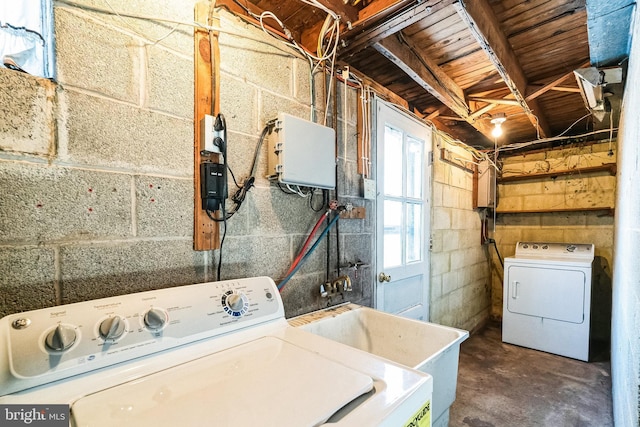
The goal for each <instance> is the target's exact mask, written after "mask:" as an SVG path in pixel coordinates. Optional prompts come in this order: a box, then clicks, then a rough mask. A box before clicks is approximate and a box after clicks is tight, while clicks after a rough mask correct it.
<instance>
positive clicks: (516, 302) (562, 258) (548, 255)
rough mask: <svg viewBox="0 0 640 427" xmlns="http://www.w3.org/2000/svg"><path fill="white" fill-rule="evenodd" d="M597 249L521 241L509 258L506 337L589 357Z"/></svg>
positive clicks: (505, 291)
mask: <svg viewBox="0 0 640 427" xmlns="http://www.w3.org/2000/svg"><path fill="white" fill-rule="evenodd" d="M594 249H595V248H594V245H593V244H567V243H534V242H518V244H517V246H516V253H515V256H514V257H511V258H506V259H505V260H504V289H503V310H502V341H503V342H506V343H511V344H516V345H519V346H523V347H528V348H533V349H536V350H542V351H546V352H548V353H554V354H558V355H561V356H566V357H571V358H574V359H579V360H584V361H588V360H589V333H590V317H591V288H592V282H591V272H592V266H593V259H594Z"/></svg>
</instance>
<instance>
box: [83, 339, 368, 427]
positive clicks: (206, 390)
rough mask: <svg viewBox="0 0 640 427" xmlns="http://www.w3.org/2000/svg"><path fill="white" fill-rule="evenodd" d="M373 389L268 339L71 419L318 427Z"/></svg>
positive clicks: (157, 376)
mask: <svg viewBox="0 0 640 427" xmlns="http://www.w3.org/2000/svg"><path fill="white" fill-rule="evenodd" d="M372 389H373V380H372V379H371V378H370V377H369V376H367V375H364V374H361V373H359V372H357V371H354V370H352V369H349V368H346V367H344V366H342V365H340V364H338V363H336V362H333V361H331V360H329V359H326V358H324V357H322V356H319V355H318V354H316V353H311V352H309V351H307V350H305V349H302V348H299V347H296V346H294V345H292V344H290V343H288V342H286V341H283V340H280V339H278V338H275V337H263V338H259V339H257V340H255V341H251V342H248V343H245V344H242V345H239V346H237V347H233V348H230V349H227V350H224V351H221V352H218V353H214V354H211V355H209V356H206V357H203V358H201V359H197V360H194V361H192V362H189V363H185V364H183V365H179V366H176V367H174V368H170V369H167V370H165V371H160V372H157V373H154V374H151V375H148V376H146V377H143V378H140V379H138V380H134V381H131V382H128V383H125V384H122V385H119V386H117V387H113V388H110V389H107V390H103V391H99V392H96V393H94V394H90V395H87V396H85V397H83V398H81V399H79V400H78V401H76V402H75V403H74V404H73V405H72V407H71V416H72V418H73V420H74V422H75V425H78V426H83V425H91V426H108V427H113V426H119V427H124V426H136V427H140V426H153V427H158V426H194V425H219V426H227V425H228V426H232V425H233V426H235V425H238V426H265V427H266V426H274V427H299V426H314V425H318V424H322V423H323V422H325V421H326V420H327V419H328V418H329V417H330V416H331V415H332V414H333V413H335V412H336V411H337V410H338V409H340V408H341V407H343V406H344V405H346V404H347V403H349V402H350V401H352V400H353V399H355V398H356V397H358V396H360V395H362V394H364V393H366V392H368V391H370V390H372ZM203 422H204V423H205V424H203Z"/></svg>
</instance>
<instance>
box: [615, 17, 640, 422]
mask: <svg viewBox="0 0 640 427" xmlns="http://www.w3.org/2000/svg"><path fill="white" fill-rule="evenodd" d="M634 13H635V16H634V19H633V27H632V44H631V54H630V58H629V68H628V71H627V82H626V84H625V94H624V109H623V113H622V117H621V119H620V130H619V135H620V136H619V138H620V140H619V141H620V147H619V148H620V152H619V155H618V158H619V162H618V166H619V170H618V180H617V186H618V194H617V197H616V218H615V247H614V251H615V259H614V264H613V267H614V273H613V318H612V326H613V327H612V337H611V338H612V342H611V377H612V378H611V379H612V385H613V418H614V421H615V425H617V426H637V425H640V340H639V339H638V331H639V330H640V264H639V263H638V261H637V260H638V257H639V256H640V192H638V182H639V181H640V167H639V165H638V161H637V160H638V158H639V157H640V145H639V144H638V138H640V123H639V122H638V119H637V118H638V115H639V114H640V90H639V89H640V86H639V85H638V82H640V11H639V10H638V9H637V8H636V10H635V12H634Z"/></svg>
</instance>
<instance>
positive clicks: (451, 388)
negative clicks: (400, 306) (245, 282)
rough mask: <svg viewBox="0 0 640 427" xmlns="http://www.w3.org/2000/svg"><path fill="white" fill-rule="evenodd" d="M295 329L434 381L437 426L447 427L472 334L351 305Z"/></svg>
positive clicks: (306, 319)
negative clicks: (465, 345)
mask: <svg viewBox="0 0 640 427" xmlns="http://www.w3.org/2000/svg"><path fill="white" fill-rule="evenodd" d="M289 323H290V324H291V325H292V326H295V327H299V328H301V329H303V330H305V331H307V332H311V333H312V334H315V335H320V336H322V337H325V338H328V339H331V340H333V341H338V342H340V343H342V344H345V345H348V346H351V347H355V348H357V349H360V350H363V351H366V352H368V353H372V354H375V355H377V356H380V357H384V358H386V359H389V360H392V361H394V362H396V363H400V364H402V365H405V366H408V367H411V368H414V369H417V370H419V371H422V372H426V373H428V374H430V375H431V376H432V377H433V402H432V408H431V413H432V419H433V420H434V421H433V427H440V426H447V425H448V423H449V407H450V406H451V404H452V403H453V401H454V400H455V398H456V384H457V381H458V356H459V354H460V343H461V342H462V341H464V340H465V339H467V337H468V336H469V332H467V331H463V330H460V329H455V328H450V327H447V326H442V325H437V324H435V323H427V322H420V321H417V320H412V319H407V318H403V317H399V316H395V315H392V314H388V313H384V312H382V311H378V310H374V309H372V308H368V307H363V306H360V305H357V304H345V305H341V306H338V307H334V308H329V309H326V310H320V311H315V312H312V313H308V314H304V315H302V316H298V317H295V318H292V319H289Z"/></svg>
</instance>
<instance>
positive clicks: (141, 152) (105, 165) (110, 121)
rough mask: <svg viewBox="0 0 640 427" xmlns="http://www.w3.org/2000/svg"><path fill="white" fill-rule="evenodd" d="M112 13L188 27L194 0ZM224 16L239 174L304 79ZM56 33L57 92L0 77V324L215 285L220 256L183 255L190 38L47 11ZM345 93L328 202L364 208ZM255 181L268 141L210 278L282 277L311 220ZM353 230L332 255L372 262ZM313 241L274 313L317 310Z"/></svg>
mask: <svg viewBox="0 0 640 427" xmlns="http://www.w3.org/2000/svg"><path fill="white" fill-rule="evenodd" d="M83 3H84V4H87V5H90V6H98V7H103V6H104V5H103V4H102V2H100V1H94V0H84V1H83ZM111 5H112V6H113V8H114V9H116V10H121V11H125V12H134V13H137V14H147V15H149V16H165V17H167V18H171V19H176V20H182V21H191V20H193V7H194V1H193V0H179V1H172V2H162V4H161V5H160V4H159V3H158V2H155V1H151V0H135V1H124V0H112V1H111ZM221 18H222V19H221V21H222V24H221V25H222V27H223V29H227V30H228V31H230V32H231V33H234V34H235V35H232V34H230V33H222V35H221V37H220V44H221V64H220V67H221V70H222V84H221V94H220V95H221V109H222V112H223V113H224V114H225V116H226V118H227V124H228V127H229V164H230V166H231V167H232V168H233V170H234V172H235V173H236V176H237V177H238V179H242V177H244V176H246V175H247V174H248V172H249V169H250V165H251V161H252V158H253V152H254V149H255V146H256V144H257V142H258V136H259V134H260V131H261V130H262V127H263V126H264V123H265V122H266V120H268V119H271V118H273V117H275V115H276V114H277V112H279V111H284V112H288V113H290V114H295V115H298V116H300V117H304V118H308V117H309V114H310V111H311V105H310V98H311V97H310V94H309V87H310V84H311V81H310V78H309V73H308V66H307V65H306V64H307V63H306V61H305V60H302V59H300V58H299V57H297V56H296V55H294V54H293V53H292V51H291V50H289V49H288V48H285V47H283V46H282V45H281V44H279V43H278V42H276V41H274V40H273V39H272V38H270V37H268V36H266V35H264V34H263V33H262V32H261V31H260V30H259V29H256V28H254V27H252V26H250V25H247V24H244V23H241V22H240V21H238V20H237V19H236V18H233V17H231V16H230V15H228V14H226V13H225V12H222V16H221ZM55 32H56V63H57V82H56V83H53V82H50V81H47V80H44V79H38V78H34V77H31V76H27V75H24V74H20V73H17V72H13V71H10V70H6V69H0V85H2V87H3V88H5V89H6V90H2V91H0V109H1V110H2V114H1V115H0V129H1V130H2V132H1V136H0V193H1V194H2V203H0V266H1V267H0V270H1V273H2V274H1V275H0V316H4V315H6V314H10V313H14V312H18V311H24V310H30V309H36V308H40V307H45V306H51V305H55V304H62V303H69V302H75V301H81V300H87V299H93V298H99V297H105V296H111V295H118V294H123V293H129V292H136V291H142V290H147V289H154V288H160V287H166V286H177V285H183V284H190V283H196V282H202V281H205V280H214V278H215V275H214V270H215V263H216V262H217V259H218V255H219V253H218V251H215V252H214V253H211V252H196V251H193V250H192V234H193V225H192V223H193V90H194V89H193V73H194V72H193V67H194V64H193V30H192V29H191V28H188V27H185V26H178V27H174V26H173V25H166V24H158V23H154V22H150V21H141V20H133V19H127V18H125V19H124V20H123V19H122V18H119V17H116V16H112V15H109V14H101V13H94V12H89V11H86V10H83V9H79V8H75V7H69V6H64V5H57V6H56V7H55ZM158 39H162V40H161V41H158ZM321 79H322V76H318V77H317V78H316V80H321ZM313 84H314V85H315V86H316V87H322V84H320V83H318V82H316V81H314V82H313ZM339 93H340V91H339ZM347 96H348V98H347V100H346V102H347V105H349V104H350V103H351V104H353V105H351V106H349V109H348V112H349V113H348V115H344V116H345V117H343V114H342V109H343V108H342V105H344V104H343V103H342V102H341V101H339V103H338V107H339V113H338V124H339V125H340V127H341V128H344V129H346V130H345V131H344V132H343V131H339V132H338V135H339V138H340V139H339V146H340V147H343V146H344V139H343V138H344V137H346V138H347V141H346V146H347V153H346V154H345V153H342V152H340V153H339V155H340V156H341V160H340V162H339V165H340V170H339V174H338V175H339V183H340V187H339V188H340V189H341V190H340V197H339V198H340V199H341V201H342V199H345V200H349V201H352V203H353V204H354V205H364V201H363V200H362V199H360V198H359V197H357V194H356V193H355V192H354V190H353V189H354V188H356V187H357V174H356V173H355V169H356V168H355V161H356V159H355V154H354V153H355V148H354V147H355V133H356V132H355V118H354V117H353V114H351V111H353V110H355V102H356V101H357V97H356V94H355V91H354V90H352V89H348V90H347ZM317 98H318V104H317V105H318V106H319V107H318V111H320V110H323V108H322V102H323V100H324V97H323V96H322V95H321V94H319V96H318V97H317ZM352 145H353V147H352ZM265 173H266V144H265V146H263V147H262V152H261V155H260V164H259V170H258V176H259V178H258V180H257V182H256V188H254V189H252V190H251V191H250V192H249V194H248V196H247V199H246V201H245V204H244V205H243V207H242V209H241V211H240V212H239V213H238V214H237V215H236V216H234V217H233V218H232V219H231V220H230V221H229V222H228V233H227V237H226V241H225V245H224V249H223V253H222V260H223V264H222V279H230V278H237V277H247V276H253V275H269V276H272V277H273V278H274V279H278V278H280V277H282V276H283V275H284V273H285V272H286V270H287V268H288V266H289V264H290V263H291V261H292V259H293V257H294V256H295V254H296V252H297V250H298V248H299V246H300V243H301V241H302V240H303V239H304V237H306V234H307V233H308V232H309V231H310V228H311V227H312V226H313V224H314V223H315V221H316V219H317V218H318V217H319V215H320V214H319V213H315V212H313V211H311V209H310V208H309V206H308V200H307V199H303V198H300V197H297V196H290V195H285V194H284V193H282V192H281V191H280V190H279V189H278V188H277V187H275V186H274V185H272V184H270V183H269V182H268V181H267V180H266V179H264V175H265ZM342 189H344V190H345V191H344V193H343V192H342ZM230 192H233V184H230ZM371 214H373V211H371ZM350 221H351V222H349V221H345V222H344V224H341V225H342V228H341V235H340V239H341V243H342V244H343V245H344V247H345V248H346V249H343V254H342V258H343V260H344V262H345V263H346V262H348V261H351V260H352V259H351V258H353V260H356V258H358V259H359V260H361V261H363V262H365V263H366V264H369V265H370V264H371V242H372V239H373V237H372V236H373V234H372V233H373V232H372V230H373V225H372V221H371V219H370V217H369V219H367V220H350ZM325 244H326V242H323V244H322V245H320V247H319V249H318V251H317V253H316V254H315V256H314V257H312V259H310V261H309V262H308V265H306V266H305V268H303V269H302V270H301V271H300V272H299V273H298V274H297V275H296V276H295V279H294V280H292V281H291V282H290V283H289V285H287V287H286V288H285V292H284V293H283V297H284V300H285V306H286V309H287V315H294V314H299V313H303V312H306V311H311V310H314V309H317V308H319V307H322V306H324V305H326V303H327V301H326V300H324V299H321V298H320V297H319V294H318V292H317V289H318V287H319V284H320V283H322V282H324V280H325V274H326V273H325V270H326V264H325V262H324V257H325V254H324V251H323V247H324V245H325ZM331 247H332V251H333V250H335V238H334V239H333V241H332V242H331ZM333 264H335V262H333V263H332V265H333ZM343 273H345V272H343ZM358 273H359V274H358V279H357V280H355V277H352V278H353V279H354V289H355V290H354V292H353V294H352V295H350V299H351V300H353V301H356V302H360V303H364V304H366V305H370V302H371V297H370V294H371V291H370V286H371V283H372V272H371V271H370V269H366V268H365V269H363V270H362V271H359V272H358ZM330 274H332V275H335V272H330ZM334 302H339V301H334Z"/></svg>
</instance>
